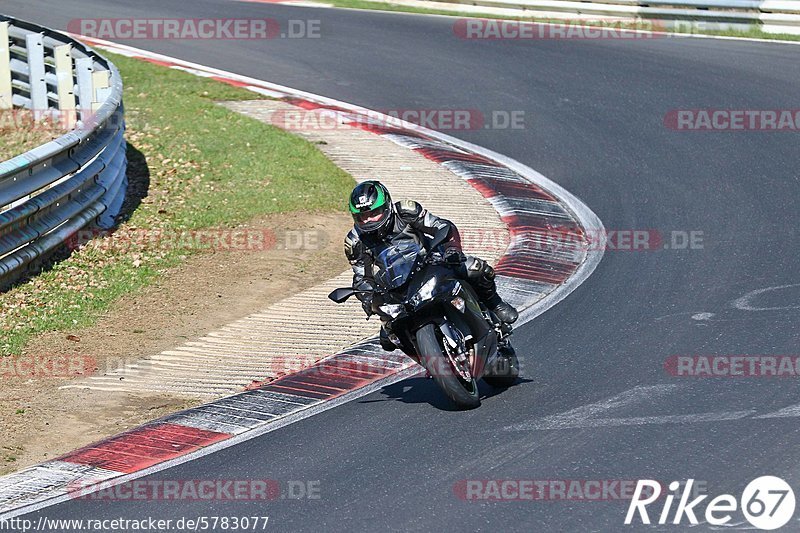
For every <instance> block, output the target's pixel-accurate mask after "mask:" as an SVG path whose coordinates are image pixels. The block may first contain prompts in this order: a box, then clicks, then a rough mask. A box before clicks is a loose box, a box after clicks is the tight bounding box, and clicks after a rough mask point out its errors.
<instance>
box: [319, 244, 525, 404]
mask: <svg viewBox="0 0 800 533" xmlns="http://www.w3.org/2000/svg"><path fill="white" fill-rule="evenodd" d="M441 240H442V239H441V237H439V238H434V239H433V242H432V243H431V244H429V245H428V246H425V245H424V243H417V242H413V241H408V240H406V241H402V242H399V243H386V244H385V245H383V246H382V247H381V248H380V249H378V250H373V260H372V265H371V267H372V273H373V278H374V280H375V285H376V287H375V289H374V290H368V291H359V290H357V289H355V288H353V287H345V288H340V289H336V290H334V291H333V292H331V293H330V294H329V295H328V297H329V298H330V299H331V300H333V301H334V302H336V303H342V302H344V301H346V300H347V299H348V298H350V297H351V296H353V295H355V294H358V293H371V295H372V310H373V312H374V313H376V314H378V315H379V316H380V317H381V318H382V319H383V320H388V321H389V327H390V331H391V332H392V335H391V340H392V342H394V343H395V344H396V345H398V346H399V347H400V349H402V350H403V352H405V353H406V354H407V355H408V356H410V357H412V358H413V359H414V360H415V361H417V362H418V363H419V364H421V365H422V366H423V367H424V368H425V369H426V370H427V372H428V374H429V375H430V376H431V377H433V379H434V380H435V381H436V383H437V384H438V385H439V387H441V389H442V390H443V391H444V392H445V394H446V395H447V396H448V397H449V398H450V399H451V400H452V401H453V402H454V403H455V404H456V405H457V406H458V407H460V408H472V407H477V406H479V405H480V403H481V400H480V395H479V394H478V383H477V382H478V380H479V379H481V378H483V380H484V381H486V382H487V383H488V384H489V385H491V386H493V387H497V388H506V387H509V386H510V385H511V384H513V383H514V381H515V380H516V379H517V377H518V376H519V362H518V360H517V356H516V353H515V352H514V348H513V347H512V346H511V344H510V342H509V336H510V335H511V326H510V325H508V324H505V323H503V322H501V321H500V320H498V318H497V317H496V316H495V315H494V313H493V312H492V311H491V310H490V309H488V308H487V307H486V306H484V305H483V304H481V303H480V300H479V299H478V297H477V296H476V294H475V291H474V290H473V289H472V287H470V286H469V284H468V283H466V282H465V281H463V280H460V279H458V278H457V277H456V275H455V271H454V270H453V267H452V265H450V264H448V263H447V261H446V260H445V259H444V258H443V256H442V255H441V254H440V253H439V252H436V251H434V252H432V253H428V252H427V250H436V249H437V244H436V243H437V241H439V242H440V241H441Z"/></svg>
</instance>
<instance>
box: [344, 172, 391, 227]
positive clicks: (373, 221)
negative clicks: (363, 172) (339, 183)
mask: <svg viewBox="0 0 800 533" xmlns="http://www.w3.org/2000/svg"><path fill="white" fill-rule="evenodd" d="M350 214H352V215H353V221H354V222H355V226H356V229H357V230H358V232H359V233H364V234H367V235H376V236H377V235H384V234H386V233H387V232H388V231H389V229H390V228H391V227H392V225H393V224H394V204H393V203H392V197H391V196H389V189H387V188H386V186H385V185H384V184H383V183H381V182H379V181H373V180H370V181H364V182H361V183H359V184H358V185H356V188H355V189H353V192H352V193H351V194H350Z"/></svg>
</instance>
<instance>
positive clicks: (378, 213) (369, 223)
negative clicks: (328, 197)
mask: <svg viewBox="0 0 800 533" xmlns="http://www.w3.org/2000/svg"><path fill="white" fill-rule="evenodd" d="M388 216H389V206H388V205H387V204H384V205H382V206H380V207H377V208H375V209H370V210H369V211H363V212H361V213H354V214H353V220H355V223H356V226H358V227H359V228H360V229H362V230H364V231H373V230H375V229H377V228H379V227H381V226H382V225H383V223H384V222H385V220H386V219H387V217H388Z"/></svg>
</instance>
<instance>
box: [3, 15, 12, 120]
mask: <svg viewBox="0 0 800 533" xmlns="http://www.w3.org/2000/svg"><path fill="white" fill-rule="evenodd" d="M11 97H12V94H11V55H10V41H9V40H8V21H3V22H0V109H11V106H12V104H11Z"/></svg>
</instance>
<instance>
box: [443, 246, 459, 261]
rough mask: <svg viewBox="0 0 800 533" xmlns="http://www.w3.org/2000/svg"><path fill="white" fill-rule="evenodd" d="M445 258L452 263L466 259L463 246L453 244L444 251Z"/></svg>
mask: <svg viewBox="0 0 800 533" xmlns="http://www.w3.org/2000/svg"><path fill="white" fill-rule="evenodd" d="M444 260H445V262H446V263H448V264H450V265H458V264H460V263H461V262H463V260H464V253H463V252H462V251H461V248H458V247H456V246H451V247H449V248H446V249H445V251H444Z"/></svg>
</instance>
